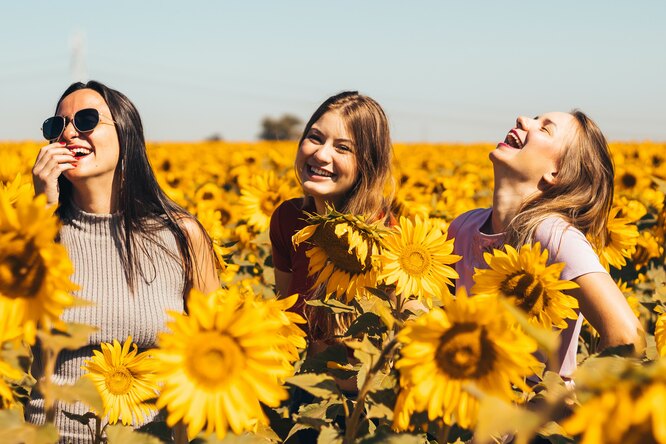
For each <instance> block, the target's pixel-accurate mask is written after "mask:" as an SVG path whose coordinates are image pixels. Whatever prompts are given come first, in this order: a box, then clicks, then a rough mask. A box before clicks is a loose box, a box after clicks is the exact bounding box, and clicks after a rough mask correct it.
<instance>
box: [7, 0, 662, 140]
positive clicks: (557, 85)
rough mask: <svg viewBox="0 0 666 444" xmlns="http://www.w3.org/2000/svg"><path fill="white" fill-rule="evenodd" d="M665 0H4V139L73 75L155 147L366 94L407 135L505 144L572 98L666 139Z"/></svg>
mask: <svg viewBox="0 0 666 444" xmlns="http://www.w3.org/2000/svg"><path fill="white" fill-rule="evenodd" d="M665 24H666V1H665V0H647V1H640V0H635V1H614V0H607V1H601V0H592V1H584V0H575V1H570V0H560V1H549V2H545V1H522V2H518V1H512V0H507V1H499V0H498V1H489V0H469V1H462V0H456V1H444V0H440V1H436V0H432V1H417V0H414V1H390V0H336V1H327V2H318V1H313V0H311V1H295V0H280V1H270V2H269V1H240V0H239V1H236V2H230V1H182V0H181V1H154V0H151V1H145V0H133V1H115V0H106V1H104V0H102V1H99V0H98V1H89V0H88V1H33V0H21V1H9V2H2V4H1V6H0V140H22V139H38V138H39V137H40V132H39V128H40V126H41V122H42V121H43V120H44V118H46V117H48V116H49V115H51V114H52V113H53V110H54V105H55V102H56V100H57V98H58V97H59V96H60V94H61V93H62V91H63V90H64V89H65V88H66V87H67V86H68V85H69V84H70V83H71V82H72V81H73V80H79V79H74V78H73V71H76V70H73V69H72V67H71V66H70V65H71V60H72V56H71V54H72V49H71V45H72V43H71V42H72V40H73V39H74V38H75V37H74V36H75V35H80V36H83V37H82V39H83V42H84V49H83V55H84V57H83V58H82V60H83V61H84V65H85V66H84V68H85V70H84V71H82V70H81V69H80V68H79V69H78V71H79V72H85V75H86V76H87V78H88V79H95V80H100V81H102V82H104V83H106V84H108V85H109V86H111V87H114V88H116V89H118V90H120V91H122V92H124V93H125V94H126V95H127V96H128V97H129V98H130V99H131V100H132V101H133V102H134V103H135V104H136V105H137V107H138V108H139V111H140V112H141V115H142V117H143V120H144V127H145V130H146V136H147V138H148V139H149V140H192V141H194V140H200V139H203V138H205V137H207V136H210V135H211V134H213V133H220V134H221V135H222V136H223V137H224V138H225V139H226V140H254V139H255V138H256V135H257V133H258V132H259V123H260V120H261V119H262V117H264V116H267V115H268V116H279V115H281V114H282V113H285V112H288V113H292V114H295V115H297V116H299V117H301V118H302V119H303V120H306V119H307V118H308V117H309V116H310V114H311V113H312V112H313V111H314V109H315V108H316V107H317V106H318V105H319V103H320V102H321V101H323V100H324V99H325V98H326V97H328V96H329V95H331V94H334V93H336V92H339V91H342V90H345V89H358V90H360V91H361V92H363V93H365V94H368V95H370V96H372V97H374V98H375V99H376V100H377V101H378V102H379V103H380V104H382V105H383V107H384V108H385V110H386V111H387V114H388V115H389V118H390V120H391V125H392V131H393V138H394V139H395V140H397V141H449V142H454V141H464V142H472V141H497V140H500V139H503V138H504V135H505V134H506V132H507V130H508V129H509V128H510V127H511V126H512V124H513V122H514V120H515V117H516V116H517V115H520V114H525V115H530V116H531V115H536V114H539V113H542V112H546V111H553V110H562V111H567V110H570V109H572V108H574V107H577V108H581V109H582V110H584V111H586V112H587V113H589V114H590V115H591V116H592V117H593V118H594V119H595V120H596V121H597V122H598V123H599V124H600V126H601V127H602V129H603V130H604V131H605V133H606V135H607V136H608V137H609V139H611V140H645V139H651V140H659V141H664V140H666V25H665Z"/></svg>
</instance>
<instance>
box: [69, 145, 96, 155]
mask: <svg viewBox="0 0 666 444" xmlns="http://www.w3.org/2000/svg"><path fill="white" fill-rule="evenodd" d="M70 151H71V152H72V153H74V154H81V155H84V156H85V155H87V154H90V153H91V152H92V150H90V149H88V148H83V147H78V146H77V147H75V148H72V149H71V150H70Z"/></svg>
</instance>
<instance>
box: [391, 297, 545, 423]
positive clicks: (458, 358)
mask: <svg viewBox="0 0 666 444" xmlns="http://www.w3.org/2000/svg"><path fill="white" fill-rule="evenodd" d="M398 340H399V341H400V342H401V343H402V344H403V347H402V351H401V358H400V360H399V361H398V362H397V363H396V368H397V369H398V370H399V371H400V390H401V392H400V394H399V397H398V402H397V404H396V412H395V416H394V417H395V420H394V427H396V428H397V429H399V430H405V429H407V428H408V427H409V422H408V421H409V416H410V414H411V413H412V412H413V411H426V410H427V412H428V418H429V419H430V420H433V419H435V418H440V417H441V418H442V419H443V420H444V422H445V423H447V424H451V425H452V424H454V423H457V424H458V425H459V426H461V427H463V428H470V427H471V426H473V425H474V424H475V422H476V418H477V414H478V408H479V403H478V400H477V399H476V398H475V397H474V396H472V395H471V394H470V393H468V392H467V391H466V390H465V386H467V385H475V386H476V387H477V388H478V389H480V390H482V391H483V392H486V393H490V394H493V395H495V396H499V397H501V398H502V399H507V400H512V399H514V397H515V395H514V392H513V390H512V388H511V384H514V385H516V386H518V387H520V388H522V389H525V390H527V387H526V385H525V383H524V378H525V377H526V376H528V375H531V374H533V373H534V372H535V370H536V369H537V367H538V366H539V363H538V361H537V359H536V358H535V357H534V356H533V355H532V353H533V352H534V351H535V350H536V348H537V345H536V342H535V341H534V339H532V338H530V337H528V336H527V335H525V334H524V333H523V332H522V331H521V330H520V329H519V328H518V327H516V326H515V325H513V323H512V318H511V317H510V315H509V314H508V313H507V311H506V309H504V308H503V307H502V305H501V303H500V302H499V300H498V299H496V298H493V297H487V298H478V297H471V298H468V297H467V296H466V295H465V293H464V292H459V293H458V294H457V296H456V298H455V300H453V301H452V302H451V303H450V304H449V305H448V306H447V307H446V309H445V310H442V309H441V308H439V307H435V308H433V309H432V310H431V311H430V312H428V313H426V314H424V315H422V316H420V317H419V318H417V319H416V320H415V321H411V322H408V323H407V324H406V326H405V327H404V328H403V329H402V330H401V331H400V332H399V333H398Z"/></svg>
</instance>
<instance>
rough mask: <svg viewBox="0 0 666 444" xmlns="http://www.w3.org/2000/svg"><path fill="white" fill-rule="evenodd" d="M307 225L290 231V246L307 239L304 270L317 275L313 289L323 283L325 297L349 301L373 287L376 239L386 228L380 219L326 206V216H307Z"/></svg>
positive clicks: (376, 264)
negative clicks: (307, 261)
mask: <svg viewBox="0 0 666 444" xmlns="http://www.w3.org/2000/svg"><path fill="white" fill-rule="evenodd" d="M309 222H310V225H308V226H306V227H305V228H303V229H302V230H300V231H299V232H298V233H296V234H294V236H293V237H292V241H293V243H294V246H298V245H299V244H301V243H302V242H305V241H307V242H308V243H310V244H311V245H312V248H310V249H309V250H307V252H306V255H307V256H308V258H309V259H310V264H309V267H308V273H309V274H310V276H314V275H317V280H316V281H315V283H314V285H313V288H317V287H318V286H319V285H323V284H325V285H326V299H328V297H329V296H331V295H335V297H336V298H337V299H342V300H344V301H345V302H347V303H349V302H350V301H352V300H353V299H354V298H356V297H360V296H364V295H366V289H365V288H366V287H376V286H377V273H378V268H379V262H378V260H377V257H378V256H379V252H380V242H381V239H382V237H383V236H384V235H385V234H386V232H387V229H386V228H384V227H383V226H382V225H381V223H380V222H377V223H374V224H367V223H365V221H364V219H363V218H362V217H359V216H355V215H351V214H341V213H338V212H337V211H335V210H332V209H330V208H329V212H328V213H327V214H326V215H323V216H320V215H316V214H315V215H310V218H309Z"/></svg>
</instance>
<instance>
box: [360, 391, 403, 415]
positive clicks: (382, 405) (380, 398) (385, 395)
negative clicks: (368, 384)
mask: <svg viewBox="0 0 666 444" xmlns="http://www.w3.org/2000/svg"><path fill="white" fill-rule="evenodd" d="M395 399H396V393H395V390H394V389H393V388H385V389H382V390H377V391H372V392H370V393H368V402H367V403H366V410H367V412H366V416H367V417H368V418H379V419H385V420H386V421H389V422H390V421H393V406H394V405H395Z"/></svg>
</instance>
